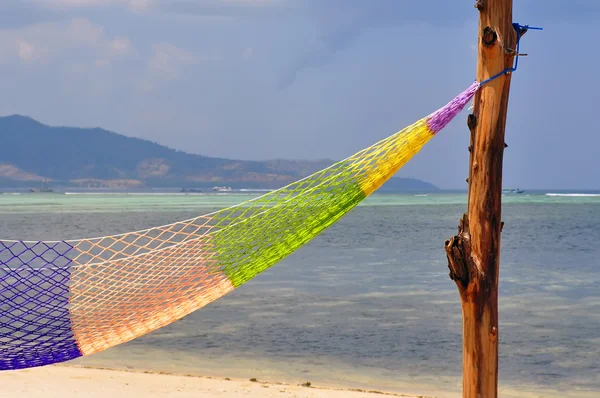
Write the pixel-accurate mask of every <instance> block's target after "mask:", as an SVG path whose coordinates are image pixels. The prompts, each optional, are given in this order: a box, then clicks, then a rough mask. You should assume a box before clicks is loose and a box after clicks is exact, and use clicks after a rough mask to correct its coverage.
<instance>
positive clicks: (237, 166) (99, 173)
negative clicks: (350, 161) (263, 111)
mask: <svg viewBox="0 0 600 398" xmlns="http://www.w3.org/2000/svg"><path fill="white" fill-rule="evenodd" d="M0 143H1V144H0V186H4V187H7V186H11V187H16V186H21V187H38V186H40V184H42V183H43V182H44V181H46V182H47V184H48V186H52V187H60V186H62V187H79V188H113V189H114V188H129V189H131V188H142V187H148V188H149V187H156V188H161V187H162V188H169V187H170V188H174V187H178V188H187V187H193V188H210V187H213V186H215V185H227V186H231V187H233V188H278V187H281V186H283V185H285V184H287V183H290V182H292V181H294V180H297V179H299V178H302V177H305V176H307V175H309V174H311V173H313V172H315V171H318V170H320V169H322V168H325V167H327V166H329V165H331V164H332V163H333V162H334V161H333V160H327V159H324V160H315V161H293V160H267V161H245V160H232V159H223V158H214V157H208V156H201V155H194V154H189V153H185V152H182V151H178V150H175V149H170V148H167V147H164V146H161V145H159V144H156V143H153V142H150V141H147V140H142V139H139V138H132V137H126V136H123V135H120V134H116V133H113V132H110V131H107V130H104V129H101V128H86V129H84V128H74V127H51V126H47V125H45V124H42V123H40V122H37V121H35V120H33V119H31V118H29V117H26V116H19V115H13V116H7V117H0ZM382 189H383V190H384V191H386V190H387V191H390V190H393V191H431V190H437V188H436V187H435V186H433V185H431V184H429V183H426V182H423V181H420V180H415V179H403V178H392V180H390V182H388V183H387V184H386V185H385V186H384V187H382Z"/></svg>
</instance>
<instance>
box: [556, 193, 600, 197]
mask: <svg viewBox="0 0 600 398" xmlns="http://www.w3.org/2000/svg"><path fill="white" fill-rule="evenodd" d="M546 196H566V197H600V193H547V194H546Z"/></svg>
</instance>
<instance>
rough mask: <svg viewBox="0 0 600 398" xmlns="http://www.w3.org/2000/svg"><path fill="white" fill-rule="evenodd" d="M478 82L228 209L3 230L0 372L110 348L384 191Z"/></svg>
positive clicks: (218, 291)
mask: <svg viewBox="0 0 600 398" xmlns="http://www.w3.org/2000/svg"><path fill="white" fill-rule="evenodd" d="M479 86H480V85H479V84H478V83H473V84H472V85H471V86H470V87H469V88H468V89H467V90H466V91H464V92H463V93H461V94H460V95H459V96H458V97H456V98H455V99H454V100H452V101H451V102H450V103H449V104H447V105H446V106H444V107H443V108H441V109H440V110H438V111H436V112H435V113H433V114H431V115H429V116H428V117H426V118H424V119H421V120H419V121H417V122H416V123H414V124H413V125H411V126H408V127H406V128H405V129H403V130H402V131H400V132H398V133H396V134H394V135H392V136H390V137H388V138H386V139H384V140H382V141H380V142H378V143H376V144H375V145H373V146H371V147H369V148H366V149H364V150H362V151H360V152H358V153H356V154H355V155H353V156H351V157H349V158H347V159H345V160H342V161H340V162H337V163H335V164H334V165H332V166H330V167H328V168H326V169H324V170H322V171H319V172H317V173H315V174H313V175H311V176H309V177H306V178H304V179H302V180H300V181H297V182H295V183H292V184H290V185H288V186H286V187H284V188H281V189H279V190H276V191H272V192H270V193H268V194H266V195H263V196H261V197H258V198H255V199H252V200H249V201H246V202H244V203H241V204H239V205H236V206H233V207H230V208H227V209H223V210H220V211H217V212H214V213H211V214H207V215H204V216H200V217H196V218H193V219H190V220H186V221H179V222H176V223H173V224H169V225H164V226H161V227H155V228H150V229H146V230H142V231H137V232H130V233H126V234H121V235H113V236H106V237H100V238H93V239H79V240H69V241H44V242H39V241H38V242H32V241H9V240H0V370H7V369H21V368H28V367H34V366H42V365H47V364H52V363H57V362H63V361H68V360H71V359H74V358H77V357H80V356H83V355H90V354H93V353H96V352H99V351H102V350H105V349H107V348H109V347H113V346H116V345H118V344H121V343H124V342H127V341H130V340H132V339H134V338H136V337H139V336H142V335H144V334H146V333H149V332H151V331H153V330H156V329H158V328H160V327H162V326H165V325H167V324H169V323H171V322H174V321H176V320H178V319H180V318H182V317H184V316H186V315H188V314H190V313H191V312H193V311H195V310H198V309H199V308H202V307H203V306H205V305H207V304H209V303H210V302H212V301H213V300H215V299H217V298H219V297H222V296H224V295H225V294H227V293H229V292H231V291H232V290H233V289H235V288H237V287H238V286H240V285H242V284H243V283H244V282H247V281H248V280H250V279H251V278H253V277H254V276H256V275H257V274H259V273H260V272H262V271H264V270H266V269H267V268H269V267H270V266H272V265H273V264H275V263H276V262H278V261H279V260H281V259H283V258H284V257H286V256H287V255H289V254H290V253H292V252H293V251H295V250H296V249H298V248H299V247H300V246H302V245H303V244H305V243H307V242H308V241H310V240H311V239H312V238H314V237H315V236H317V235H318V234H319V233H320V232H322V231H323V230H324V229H325V228H327V227H329V226H330V225H331V224H333V223H334V222H336V221H337V220H339V219H340V218H341V217H342V216H343V215H345V214H346V213H348V212H349V211H350V210H351V209H352V208H354V207H355V206H356V205H357V204H358V203H359V202H360V201H362V200H363V199H365V198H366V197H367V196H369V195H370V194H371V193H373V192H374V191H375V190H377V189H378V188H379V187H380V186H381V185H382V184H383V183H384V182H386V181H387V180H388V179H389V178H390V177H392V176H393V175H394V174H395V173H396V172H397V171H398V170H399V169H400V168H401V167H402V166H403V165H404V164H405V163H406V162H407V161H408V160H409V159H410V158H411V157H412V156H413V155H415V154H416V153H417V152H418V151H419V150H420V149H421V148H422V147H423V145H425V143H427V142H428V141H429V140H430V139H431V138H432V137H433V136H434V135H435V134H436V133H438V132H439V131H440V130H441V129H442V128H444V127H445V126H446V125H447V124H448V123H449V122H450V121H451V120H452V119H453V118H454V117H455V116H456V115H457V114H458V113H459V112H460V111H461V110H462V109H463V108H464V106H465V105H466V104H467V103H468V102H469V101H470V100H471V98H472V97H473V96H474V94H475V92H476V91H477V89H478V88H479Z"/></svg>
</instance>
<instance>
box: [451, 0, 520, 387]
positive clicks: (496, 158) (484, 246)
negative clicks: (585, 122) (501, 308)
mask: <svg viewBox="0 0 600 398" xmlns="http://www.w3.org/2000/svg"><path fill="white" fill-rule="evenodd" d="M475 7H476V8H477V9H478V10H479V45H478V47H479V50H478V51H479V59H478V62H477V81H480V82H481V81H484V80H485V79H487V78H489V77H491V76H494V75H496V74H497V73H499V72H502V71H503V70H504V69H505V68H510V67H512V66H513V60H514V55H515V54H516V51H513V50H516V48H515V45H516V41H517V34H520V33H517V32H516V30H515V28H514V27H513V25H512V0H479V1H477V3H476V4H475ZM510 80H511V76H510V74H505V75H503V76H501V77H499V78H497V79H495V80H493V81H490V82H488V83H486V84H485V85H484V86H483V87H481V88H480V90H479V91H478V92H477V94H476V95H475V98H474V108H473V113H472V114H471V115H469V117H468V123H467V124H468V126H469V129H470V131H471V145H470V146H469V151H470V162H469V163H470V164H469V179H468V182H469V194H468V198H469V202H468V211H467V214H465V215H464V216H463V218H462V219H461V220H460V224H459V229H458V235H456V236H454V237H452V238H451V239H449V240H448V241H446V254H447V258H448V267H449V268H450V278H452V279H453V280H454V281H455V283H456V285H457V287H458V292H459V296H460V300H461V304H462V315H463V397H464V398H496V397H497V396H498V329H499V328H498V272H499V265H500V233H501V231H502V226H503V223H502V222H501V220H502V219H501V205H502V159H503V153H504V148H505V144H504V129H505V125H506V112H507V109H508V97H509V90H510Z"/></svg>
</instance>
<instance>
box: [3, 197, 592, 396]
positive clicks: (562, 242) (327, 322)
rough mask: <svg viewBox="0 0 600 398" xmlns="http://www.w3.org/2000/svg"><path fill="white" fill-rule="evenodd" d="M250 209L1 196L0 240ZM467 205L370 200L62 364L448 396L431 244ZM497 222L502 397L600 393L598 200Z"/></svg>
mask: <svg viewBox="0 0 600 398" xmlns="http://www.w3.org/2000/svg"><path fill="white" fill-rule="evenodd" d="M247 198H250V196H248V195H219V196H217V195H53V194H48V195H46V194H39V195H27V194H23V195H20V196H15V195H6V194H5V195H0V237H2V238H16V239H69V238H78V237H85V236H99V235H104V234H113V233H119V232H126V231H129V230H137V229H141V228H145V227H150V226H154V225H162V224H165V223H169V222H172V221H176V220H179V219H185V218H189V217H192V216H195V215H199V214H203V213H206V212H209V211H211V210H214V209H217V208H221V207H226V206H230V205H233V204H235V203H238V202H240V201H241V200H245V199H247ZM465 202H466V198H465V195H463V194H452V195H450V194H436V195H428V196H413V195H375V196H373V197H372V198H369V199H368V200H367V201H365V202H364V204H362V205H360V206H359V207H358V208H356V209H355V210H354V211H352V212H351V213H350V214H349V215H347V216H346V217H345V218H344V219H342V220H341V221H340V222H339V223H338V224H336V225H334V226H332V227H331V228H330V229H328V230H327V231H325V232H324V233H323V234H322V235H320V236H319V237H317V238H316V239H315V240H314V241H312V242H311V243H309V244H308V245H307V246H305V247H303V248H302V249H300V250H299V251H298V252H296V253H294V254H293V255H291V256H290V257H288V258H287V259H285V260H283V261H282V262H280V263H279V264H277V265H276V266H274V267H273V268H271V269H269V270H268V271H267V272H265V273H263V274H261V275H259V276H258V277H257V278H255V279H254V280H252V281H250V282H248V283H247V284H245V285H244V286H242V287H241V288H239V289H237V290H236V291H234V292H232V293H231V294H229V295H228V296H226V297H224V298H222V299H219V300H217V301H216V302H214V303H212V304H210V305H209V306H208V307H206V308H204V309H202V310H200V311H197V312H195V313H193V314H191V315H190V316H188V317H186V318H184V319H183V320H181V321H179V322H176V323H175V324H172V325H170V326H167V327H165V328H162V329H160V330H158V331H156V332H154V333H151V334H149V335H147V336H145V337H142V338H139V339H137V340H134V341H132V342H130V343H127V344H124V345H122V346H119V347H115V348H113V349H110V350H107V351H105V352H103V353H100V354H96V355H93V356H90V357H86V358H82V359H79V360H76V361H74V363H78V364H86V365H93V366H104V367H116V368H120V367H126V368H140V369H152V370H160V371H171V372H181V373H192V374H203V375H222V376H231V377H235V376H238V377H258V378H262V379H265V380H289V381H304V380H310V381H312V382H321V383H327V384H334V385H346V386H356V387H367V388H369V389H384V390H394V391H408V390H409V389H411V388H413V389H417V390H419V391H420V392H421V393H428V391H432V392H434V390H435V389H438V390H439V389H441V390H446V391H459V389H460V383H461V380H460V371H461V335H460V331H461V317H460V305H459V300H458V295H457V292H456V287H455V286H454V284H453V283H452V282H451V281H450V280H449V278H448V269H447V265H446V260H445V254H444V250H443V242H444V240H445V239H446V238H448V237H450V236H451V235H453V234H454V233H455V232H456V225H457V221H458V218H459V217H460V215H461V214H462V212H464V209H465ZM503 219H504V221H505V223H506V224H505V228H504V232H503V235H502V239H503V242H502V245H503V246H502V255H501V260H502V265H501V271H500V272H501V274H500V279H501V282H500V296H501V297H500V380H501V385H502V388H503V391H504V392H505V394H504V396H509V395H510V393H509V391H511V390H512V391H518V393H516V395H515V396H523V395H524V394H525V392H524V391H530V392H532V393H533V395H532V396H550V395H556V396H562V397H567V396H573V397H575V396H585V393H586V392H588V393H592V392H600V376H599V375H600V360H599V358H600V261H599V260H598V258H599V256H600V249H599V248H598V245H597V244H596V243H597V242H598V241H599V240H600V197H598V196H554V195H553V196H548V195H544V194H536V195H507V196H505V197H504V215H503ZM411 386H412V387H411ZM429 386H435V389H434V388H430V387H429ZM428 389H429V390H428ZM578 394H579V395H578Z"/></svg>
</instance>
